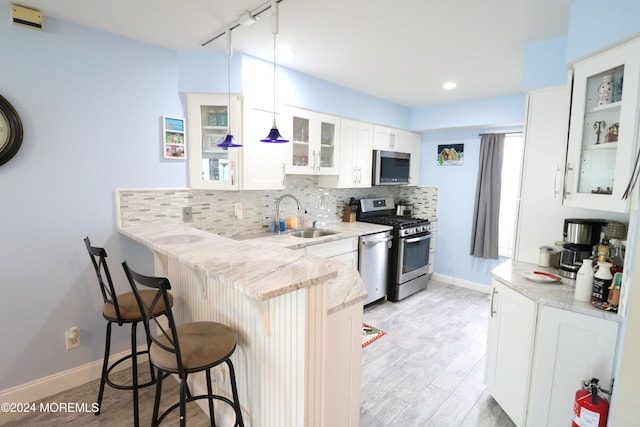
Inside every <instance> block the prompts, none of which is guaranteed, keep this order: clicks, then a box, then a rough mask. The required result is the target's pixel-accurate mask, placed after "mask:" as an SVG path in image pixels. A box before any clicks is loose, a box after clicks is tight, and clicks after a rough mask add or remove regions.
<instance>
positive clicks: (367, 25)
mask: <svg viewBox="0 0 640 427" xmlns="http://www.w3.org/2000/svg"><path fill="white" fill-rule="evenodd" d="M0 1H3V2H5V3H11V1H7V0H0ZM16 3H18V4H20V5H22V6H25V7H31V8H35V9H38V10H40V11H42V12H43V14H44V31H46V30H47V18H48V17H55V18H59V19H63V20H68V21H71V22H75V23H79V24H83V25H86V26H89V27H94V28H98V29H102V30H106V31H109V32H112V33H115V34H119V35H122V36H125V37H129V38H132V39H136V40H140V41H144V42H147V43H151V44H154V45H158V46H163V47H167V48H170V49H175V50H196V51H197V50H203V51H221V52H224V51H226V46H225V38H224V36H223V37H221V38H219V39H217V40H216V41H214V42H211V43H210V44H208V45H207V46H205V47H202V46H201V44H202V43H204V42H205V41H207V40H209V39H210V38H211V37H212V36H213V35H214V34H215V33H217V32H218V31H219V30H223V29H225V28H226V27H228V26H229V25H230V24H231V23H233V22H235V21H236V20H237V19H238V17H239V16H240V15H241V14H243V13H244V12H245V11H251V10H255V9H256V8H258V7H260V6H262V5H264V4H267V3H268V1H267V0H180V1H168V0H135V1H131V0H91V1H87V0H22V1H20V2H16ZM570 3H571V0H392V1H389V0H387V1H382V0H282V2H281V3H280V8H279V9H280V20H279V21H280V30H279V35H278V37H277V42H278V45H279V46H282V45H288V46H290V47H291V50H292V52H293V55H292V57H291V58H290V59H285V58H278V59H277V62H278V65H283V66H286V67H289V68H292V69H294V70H298V71H300V72H302V73H305V74H308V75H311V76H314V77H317V78H319V79H322V80H327V81H330V82H333V83H335V84H338V85H341V86H344V87H347V88H350V89H353V90H356V91H359V92H363V93H366V94H369V95H372V96H376V97H379V98H382V99H385V100H388V101H391V102H394V103H398V104H400V105H404V106H407V107H418V106H424V105H432V104H441V103H448V102H457V101H462V100H468V99H477V98H484V97H490V96H498V95H505V94H512V93H515V92H520V91H521V83H522V69H523V63H524V48H525V46H526V45H527V44H528V43H532V42H538V41H543V40H548V39H553V38H557V37H563V36H566V34H567V29H568V23H569V8H570ZM232 34H233V50H234V52H235V53H244V54H247V55H251V56H254V57H257V58H262V59H265V60H268V61H272V60H273V37H272V35H271V12H270V11H269V10H267V11H266V12H265V13H263V14H262V15H261V19H259V20H258V22H256V23H255V24H253V25H252V26H247V27H245V26H241V27H238V28H237V29H236V30H234V31H233V32H232ZM450 80H453V81H455V82H456V83H457V88H456V89H454V90H452V91H444V90H443V89H442V84H443V83H445V82H446V81H450Z"/></svg>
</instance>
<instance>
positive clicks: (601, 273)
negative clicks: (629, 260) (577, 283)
mask: <svg viewBox="0 0 640 427" xmlns="http://www.w3.org/2000/svg"><path fill="white" fill-rule="evenodd" d="M612 280H613V275H612V274H611V263H610V262H600V261H598V271H596V273H595V274H594V275H593V291H592V293H591V301H592V302H606V301H607V299H608V298H609V287H610V286H611V281H612Z"/></svg>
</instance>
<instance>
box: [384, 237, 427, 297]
mask: <svg viewBox="0 0 640 427" xmlns="http://www.w3.org/2000/svg"><path fill="white" fill-rule="evenodd" d="M430 245H431V232H430V230H429V226H428V225H419V226H412V227H409V228H406V229H400V230H399V231H398V237H397V241H396V246H397V248H398V251H397V254H396V256H395V259H393V260H392V267H391V270H392V271H394V272H395V277H394V278H393V280H392V281H391V283H390V289H389V293H388V299H389V300H391V301H399V300H401V299H403V298H406V297H408V296H409V295H411V294H414V293H416V292H418V291H420V290H422V289H425V288H426V287H427V282H428V281H429V276H428V275H427V273H428V272H429V247H430Z"/></svg>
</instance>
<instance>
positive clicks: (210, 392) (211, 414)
mask: <svg viewBox="0 0 640 427" xmlns="http://www.w3.org/2000/svg"><path fill="white" fill-rule="evenodd" d="M206 376H207V394H208V395H209V398H208V399H207V400H208V401H209V419H210V420H211V427H216V420H215V413H214V411H213V397H212V396H213V388H212V387H211V368H209V369H207V371H206Z"/></svg>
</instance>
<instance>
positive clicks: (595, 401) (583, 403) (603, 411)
mask: <svg viewBox="0 0 640 427" xmlns="http://www.w3.org/2000/svg"><path fill="white" fill-rule="evenodd" d="M598 391H601V392H603V393H607V394H610V393H611V392H610V391H608V390H603V389H601V388H600V387H599V386H598V379H597V378H591V380H590V381H583V382H582V389H580V390H578V391H577V392H576V400H575V402H574V404H573V422H572V423H571V427H606V425H607V416H608V415H609V402H608V401H607V399H605V398H604V397H602V396H600V395H599V394H598Z"/></svg>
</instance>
